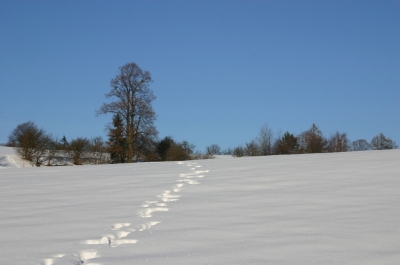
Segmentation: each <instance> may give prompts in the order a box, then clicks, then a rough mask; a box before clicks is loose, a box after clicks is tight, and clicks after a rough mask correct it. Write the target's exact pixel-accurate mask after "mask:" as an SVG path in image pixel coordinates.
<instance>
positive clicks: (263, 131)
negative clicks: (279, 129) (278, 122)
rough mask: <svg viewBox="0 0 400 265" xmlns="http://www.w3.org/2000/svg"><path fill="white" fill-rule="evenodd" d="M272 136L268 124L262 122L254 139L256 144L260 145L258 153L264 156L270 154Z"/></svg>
mask: <svg viewBox="0 0 400 265" xmlns="http://www.w3.org/2000/svg"><path fill="white" fill-rule="evenodd" d="M273 138H274V133H273V132H272V130H271V128H269V126H268V124H264V125H263V126H262V127H261V128H260V132H259V133H258V136H257V139H256V141H257V142H258V146H259V147H260V155H264V156H266V155H271V154H272V145H273Z"/></svg>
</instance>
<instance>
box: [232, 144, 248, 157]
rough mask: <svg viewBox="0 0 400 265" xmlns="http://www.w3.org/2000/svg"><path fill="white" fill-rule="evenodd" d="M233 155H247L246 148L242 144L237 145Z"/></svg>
mask: <svg viewBox="0 0 400 265" xmlns="http://www.w3.org/2000/svg"><path fill="white" fill-rule="evenodd" d="M232 156H235V157H242V156H245V151H244V148H243V147H242V146H238V147H235V148H234V149H233V152H232Z"/></svg>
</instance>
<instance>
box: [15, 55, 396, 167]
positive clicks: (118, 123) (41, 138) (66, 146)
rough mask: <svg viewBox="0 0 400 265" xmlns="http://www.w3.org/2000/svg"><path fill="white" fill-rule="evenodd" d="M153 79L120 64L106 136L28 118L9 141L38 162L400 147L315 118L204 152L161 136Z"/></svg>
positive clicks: (107, 108)
mask: <svg viewBox="0 0 400 265" xmlns="http://www.w3.org/2000/svg"><path fill="white" fill-rule="evenodd" d="M152 81H153V80H152V78H151V74H150V73H149V72H148V71H144V70H142V69H141V68H140V67H139V66H138V65H137V64H136V63H133V62H131V63H127V64H125V65H123V66H122V67H120V68H119V72H118V73H117V75H116V76H115V77H114V78H113V79H111V82H110V86H111V90H110V91H109V92H108V93H107V94H105V96H106V98H107V99H108V100H109V101H108V102H106V103H103V104H102V105H101V107H100V108H99V109H98V110H97V111H96V115H110V114H111V116H112V119H111V122H110V123H109V124H107V125H106V131H107V137H108V139H107V140H106V141H105V140H103V139H102V138H101V137H94V138H91V139H89V138H86V137H78V138H75V139H71V140H70V141H67V139H66V137H65V136H63V138H62V139H61V140H59V139H58V138H57V137H53V136H52V134H50V133H47V132H46V131H45V130H44V129H42V128H39V127H38V126H37V125H36V124H35V123H34V122H32V121H28V122H25V123H22V124H19V125H18V126H17V127H16V128H15V129H14V130H13V131H12V132H11V134H10V135H9V139H8V143H7V145H8V146H13V147H14V148H15V149H16V152H17V154H18V155H20V156H21V157H22V158H23V159H26V160H28V161H31V163H32V164H33V165H36V166H40V165H48V166H50V165H67V164H75V165H82V164H101V163H133V162H138V161H144V162H146V161H177V160H188V159H207V158H213V156H214V155H217V154H229V155H233V156H236V157H241V156H260V155H279V154H303V153H323V152H346V151H350V150H357V151H359V150H370V149H376V150H382V149H392V148H397V145H396V143H395V142H394V141H393V140H391V139H390V138H388V137H386V136H385V135H383V134H382V133H381V134H379V135H377V136H375V137H374V138H373V139H372V140H371V142H367V141H366V140H365V139H360V140H357V141H354V142H352V143H350V141H349V139H348V138H347V135H346V133H339V132H336V133H335V134H333V135H332V136H331V137H329V138H325V137H324V136H323V135H322V132H321V131H320V129H319V128H318V127H317V126H316V125H315V124H313V125H312V126H311V128H310V129H309V130H307V131H304V132H302V133H300V134H299V135H297V136H295V135H293V134H291V133H289V132H286V133H284V134H283V135H281V134H280V133H278V134H277V136H276V137H275V134H274V133H273V131H272V129H271V128H269V127H268V125H264V126H262V128H261V129H260V131H259V134H258V136H257V137H256V138H255V139H253V140H251V141H250V142H248V143H246V144H245V145H244V146H237V147H235V148H228V149H227V150H224V151H221V148H220V147H219V146H218V145H217V144H213V145H211V146H208V147H207V148H206V152H205V153H201V152H199V151H195V146H194V145H193V144H190V143H188V142H187V141H183V142H177V141H175V140H174V139H173V138H172V137H171V136H167V137H165V138H164V139H161V140H160V139H158V131H157V129H156V127H155V125H154V121H155V119H156V113H155V111H154V109H153V107H152V102H153V101H154V100H155V99H156V96H155V95H154V93H153V91H152V90H151V88H150V84H151V82H152Z"/></svg>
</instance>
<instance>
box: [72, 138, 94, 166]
mask: <svg viewBox="0 0 400 265" xmlns="http://www.w3.org/2000/svg"><path fill="white" fill-rule="evenodd" d="M89 151H90V140H89V139H87V138H84V137H78V138H76V139H73V140H71V143H70V144H69V147H68V153H69V156H70V158H71V160H72V162H73V163H74V165H82V164H83V163H84V155H85V154H87V152H89Z"/></svg>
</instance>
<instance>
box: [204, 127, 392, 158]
mask: <svg viewBox="0 0 400 265" xmlns="http://www.w3.org/2000/svg"><path fill="white" fill-rule="evenodd" d="M395 148H398V145H397V144H396V142H394V141H393V140H392V139H391V138H389V137H386V136H385V135H384V134H383V133H380V134H378V135H376V136H374V137H373V138H372V140H371V141H370V142H368V141H367V140H365V139H359V140H356V141H353V142H351V141H350V140H349V139H348V137H347V134H346V133H340V132H335V133H334V134H332V135H331V136H330V137H329V138H326V137H324V135H323V134H322V132H321V130H320V129H319V128H318V126H317V125H315V124H313V125H312V126H311V128H310V129H308V130H306V131H304V132H301V133H300V134H298V135H296V136H295V135H294V134H292V133H289V132H285V133H284V134H283V135H282V134H281V133H277V135H276V136H275V133H274V132H273V131H272V129H271V128H270V127H269V126H268V125H267V124H265V125H263V126H262V127H261V128H260V131H259V133H258V136H257V137H256V138H255V139H253V140H251V141H250V142H247V143H246V144H245V145H244V146H243V145H239V146H237V147H235V148H228V149H226V150H223V151H222V150H221V148H220V147H219V146H218V145H217V144H213V145H210V146H208V147H207V148H206V152H207V154H211V155H217V154H224V155H232V156H235V157H242V156H263V155H283V154H306V153H330V152H347V151H365V150H384V149H395Z"/></svg>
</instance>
